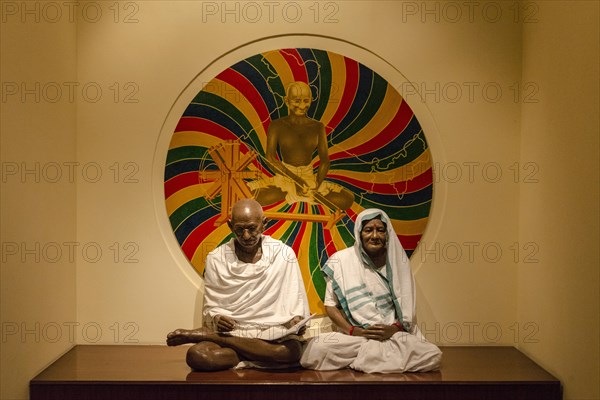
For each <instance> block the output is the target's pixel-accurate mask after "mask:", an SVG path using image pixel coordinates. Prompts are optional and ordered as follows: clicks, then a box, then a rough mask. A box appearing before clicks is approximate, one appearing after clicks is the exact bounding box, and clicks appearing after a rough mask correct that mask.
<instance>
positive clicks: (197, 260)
mask: <svg viewBox="0 0 600 400" xmlns="http://www.w3.org/2000/svg"><path fill="white" fill-rule="evenodd" d="M230 232H231V231H230V230H229V226H227V224H226V223H224V224H222V225H221V226H219V227H215V228H214V230H213V231H212V232H211V233H210V234H209V235H208V236H207V237H206V238H204V240H203V241H202V243H201V244H200V246H198V248H197V249H196V251H195V252H194V255H193V256H192V260H191V263H192V265H193V266H194V268H195V269H196V271H198V273H199V274H200V275H202V274H203V273H204V266H205V263H206V256H207V255H208V253H210V252H211V251H213V250H214V249H216V248H217V246H218V245H219V243H221V241H222V240H223V239H224V238H225V237H227V235H229V233H230Z"/></svg>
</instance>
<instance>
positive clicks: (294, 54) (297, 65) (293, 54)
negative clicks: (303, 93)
mask: <svg viewBox="0 0 600 400" xmlns="http://www.w3.org/2000/svg"><path fill="white" fill-rule="evenodd" d="M279 53H280V54H281V55H282V56H283V58H284V59H285V61H286V62H287V63H288V65H289V66H290V69H291V70H292V75H294V81H295V82H304V83H306V84H308V75H307V73H306V68H305V67H304V60H303V59H302V57H301V56H300V54H299V53H298V51H297V50H296V49H282V50H279ZM286 83H292V82H284V85H285V84H286Z"/></svg>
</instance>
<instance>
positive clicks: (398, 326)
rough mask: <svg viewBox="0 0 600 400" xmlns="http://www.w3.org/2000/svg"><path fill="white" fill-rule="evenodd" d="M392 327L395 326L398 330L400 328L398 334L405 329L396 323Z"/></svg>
mask: <svg viewBox="0 0 600 400" xmlns="http://www.w3.org/2000/svg"><path fill="white" fill-rule="evenodd" d="M392 325H394V326H395V327H396V328H398V332H402V331H404V327H403V326H402V324H401V323H400V322H394V323H393V324H392Z"/></svg>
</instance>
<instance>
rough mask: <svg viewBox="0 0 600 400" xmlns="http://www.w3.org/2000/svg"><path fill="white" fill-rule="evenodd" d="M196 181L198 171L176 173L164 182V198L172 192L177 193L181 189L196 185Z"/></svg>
mask: <svg viewBox="0 0 600 400" xmlns="http://www.w3.org/2000/svg"><path fill="white" fill-rule="evenodd" d="M198 183H199V182H198V171H192V172H185V173H183V174H179V175H176V176H174V177H172V178H171V179H169V180H168V181H166V182H165V199H168V198H169V197H170V196H171V195H172V194H174V193H177V192H178V191H180V190H181V189H184V188H186V187H188V186H192V185H197V184H198Z"/></svg>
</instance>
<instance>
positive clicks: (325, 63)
mask: <svg viewBox="0 0 600 400" xmlns="http://www.w3.org/2000/svg"><path fill="white" fill-rule="evenodd" d="M313 54H314V56H315V59H316V60H317V62H318V63H319V73H320V78H321V82H320V85H321V86H320V87H319V97H318V98H317V106H316V108H315V112H314V115H313V118H314V119H316V120H317V121H320V120H321V118H323V114H324V113H325V109H326V108H327V104H328V103H329V97H330V95H331V83H332V79H331V63H330V62H329V55H328V53H327V52H326V51H323V50H316V49H315V50H313Z"/></svg>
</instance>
